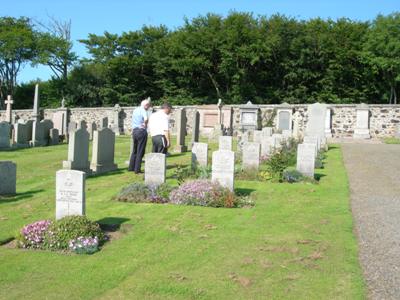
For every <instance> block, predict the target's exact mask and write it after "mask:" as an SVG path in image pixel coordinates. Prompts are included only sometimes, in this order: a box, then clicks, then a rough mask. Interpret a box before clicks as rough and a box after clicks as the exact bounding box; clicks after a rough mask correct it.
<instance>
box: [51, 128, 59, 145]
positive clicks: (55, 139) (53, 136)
mask: <svg viewBox="0 0 400 300" xmlns="http://www.w3.org/2000/svg"><path fill="white" fill-rule="evenodd" d="M59 143H60V135H59V134H58V129H57V128H51V129H50V131H49V145H58V144H59Z"/></svg>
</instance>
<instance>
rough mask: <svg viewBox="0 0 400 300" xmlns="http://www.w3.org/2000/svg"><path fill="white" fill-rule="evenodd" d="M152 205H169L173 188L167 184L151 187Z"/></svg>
mask: <svg viewBox="0 0 400 300" xmlns="http://www.w3.org/2000/svg"><path fill="white" fill-rule="evenodd" d="M149 190H150V199H149V200H150V202H151V203H168V201H169V194H170V193H171V191H172V187H171V186H169V185H168V184H166V183H163V184H160V185H151V186H149Z"/></svg>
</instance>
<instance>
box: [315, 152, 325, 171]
mask: <svg viewBox="0 0 400 300" xmlns="http://www.w3.org/2000/svg"><path fill="white" fill-rule="evenodd" d="M325 157H326V155H325V152H324V151H322V150H321V151H319V152H318V154H317V157H316V158H315V168H316V169H323V168H324V162H323V161H324V160H325Z"/></svg>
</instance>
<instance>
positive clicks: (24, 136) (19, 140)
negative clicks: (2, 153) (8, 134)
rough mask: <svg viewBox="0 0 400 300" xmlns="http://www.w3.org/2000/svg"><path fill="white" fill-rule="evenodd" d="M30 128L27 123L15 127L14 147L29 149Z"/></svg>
mask: <svg viewBox="0 0 400 300" xmlns="http://www.w3.org/2000/svg"><path fill="white" fill-rule="evenodd" d="M28 130H29V127H28V125H27V124H25V123H17V124H15V125H14V141H13V142H14V145H13V146H14V147H16V148H26V147H29V139H28V135H29V132H28Z"/></svg>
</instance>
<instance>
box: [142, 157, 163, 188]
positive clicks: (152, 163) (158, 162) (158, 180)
mask: <svg viewBox="0 0 400 300" xmlns="http://www.w3.org/2000/svg"><path fill="white" fill-rule="evenodd" d="M165 170H166V160H165V154H163V153H148V154H146V156H145V164H144V182H145V183H146V184H155V185H159V184H163V183H164V182H165Z"/></svg>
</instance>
